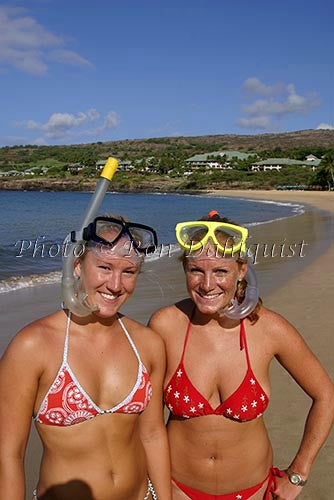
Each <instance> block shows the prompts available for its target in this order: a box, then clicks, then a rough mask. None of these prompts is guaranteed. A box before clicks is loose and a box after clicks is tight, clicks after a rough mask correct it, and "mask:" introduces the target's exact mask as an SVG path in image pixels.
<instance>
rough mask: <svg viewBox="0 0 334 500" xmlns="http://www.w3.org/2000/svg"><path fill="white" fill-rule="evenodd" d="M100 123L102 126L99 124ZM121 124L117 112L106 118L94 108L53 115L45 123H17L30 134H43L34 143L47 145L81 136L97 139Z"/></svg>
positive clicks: (111, 112) (27, 121) (109, 114)
mask: <svg viewBox="0 0 334 500" xmlns="http://www.w3.org/2000/svg"><path fill="white" fill-rule="evenodd" d="M99 121H100V124H99V123H98V122H99ZM94 122H96V125H95V128H92V129H87V128H85V127H86V126H87V125H89V124H90V123H94ZM118 123H119V117H118V115H117V113H116V112H115V111H110V112H109V113H107V114H106V115H105V116H101V115H100V113H99V112H98V111H97V110H96V109H94V108H92V109H89V110H88V111H85V112H83V111H79V112H77V113H75V114H73V113H53V114H52V115H51V116H50V117H49V119H48V120H47V121H46V122H45V123H38V122H36V121H35V120H25V121H23V122H16V123H15V125H16V126H17V127H23V128H25V129H26V130H29V131H30V132H35V131H38V132H39V133H41V132H42V135H40V137H38V138H37V139H34V141H39V143H40V144H46V143H47V141H49V140H51V141H52V140H71V139H74V140H75V138H78V137H79V136H92V137H97V136H99V134H101V133H103V132H105V131H106V130H110V129H114V128H116V127H117V125H118ZM29 142H31V140H29Z"/></svg>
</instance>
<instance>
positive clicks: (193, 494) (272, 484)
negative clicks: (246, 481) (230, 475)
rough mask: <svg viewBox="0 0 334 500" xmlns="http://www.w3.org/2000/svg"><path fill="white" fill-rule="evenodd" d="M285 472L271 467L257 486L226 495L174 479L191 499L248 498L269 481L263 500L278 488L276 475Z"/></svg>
mask: <svg viewBox="0 0 334 500" xmlns="http://www.w3.org/2000/svg"><path fill="white" fill-rule="evenodd" d="M283 476H284V473H283V472H282V471H281V470H279V469H277V468H276V467H271V469H270V471H269V474H268V476H267V477H266V478H265V479H264V480H263V481H262V482H261V483H259V484H256V485H255V486H251V487H250V488H246V489H245V490H240V491H236V492H235V493H227V494H225V495H210V494H208V493H202V492H201V491H197V490H194V489H193V488H189V486H185V485H184V484H182V483H179V481H176V480H175V479H173V481H174V483H175V484H176V485H177V486H178V487H179V488H180V490H182V491H183V493H185V494H186V495H187V496H188V497H189V498H191V500H247V499H248V498H250V497H251V496H253V495H255V493H256V492H257V491H259V489H260V488H261V487H262V486H263V485H264V483H265V482H266V481H267V480H269V481H268V486H267V489H266V491H265V494H264V497H263V500H270V496H269V495H270V492H271V490H273V491H275V489H276V477H283Z"/></svg>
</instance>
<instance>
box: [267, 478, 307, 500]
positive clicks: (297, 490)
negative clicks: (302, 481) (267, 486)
mask: <svg viewBox="0 0 334 500" xmlns="http://www.w3.org/2000/svg"><path fill="white" fill-rule="evenodd" d="M274 488H275V487H274V486H273V487H272V488H271V490H270V491H271V494H272V497H273V499H275V500H295V498H298V497H299V495H300V494H301V492H302V491H303V486H295V485H294V484H292V483H290V481H289V477H288V475H287V474H284V475H283V476H282V477H277V478H276V488H275V489H274Z"/></svg>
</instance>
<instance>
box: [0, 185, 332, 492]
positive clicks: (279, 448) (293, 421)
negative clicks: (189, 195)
mask: <svg viewBox="0 0 334 500" xmlns="http://www.w3.org/2000/svg"><path fill="white" fill-rule="evenodd" d="M198 194H204V193H198ZM210 194H211V195H212V196H223V197H225V196H226V197H227V196H234V197H238V198H245V199H246V198H247V199H256V200H260V199H261V200H273V201H277V202H280V201H283V202H288V203H300V204H302V205H305V213H304V214H302V215H297V216H294V217H288V218H285V219H281V220H276V221H274V222H270V223H269V224H260V225H258V226H253V227H251V228H250V229H251V232H252V235H253V237H254V239H255V238H264V235H265V241H266V242H275V241H279V242H280V241H281V240H282V236H285V237H286V238H287V239H288V240H289V238H290V239H291V238H292V239H293V238H294V239H297V240H299V239H300V238H301V237H303V236H305V237H307V238H309V240H310V241H311V242H312V241H313V240H312V238H315V239H317V238H318V240H319V241H317V242H316V243H317V244H318V245H317V246H314V247H313V246H312V245H311V247H310V253H309V254H308V255H306V257H305V259H301V258H300V259H295V260H294V259H288V258H286V259H282V258H280V257H279V256H278V257H276V258H273V259H269V260H266V259H262V261H261V262H259V265H258V266H257V265H256V273H257V275H258V280H259V283H260V293H261V295H262V296H263V297H264V304H265V305H266V306H267V307H269V308H272V309H274V310H275V311H277V312H279V313H281V314H282V315H283V316H285V317H286V318H287V319H288V320H289V321H291V322H292V323H293V324H294V325H295V326H296V327H297V328H298V329H299V331H300V332H301V334H302V335H303V337H304V338H305V340H306V341H307V343H308V344H309V345H310V347H311V348H312V350H313V351H314V352H315V354H316V355H317V356H318V358H319V359H320V361H321V362H322V364H323V365H324V366H325V368H326V369H327V371H328V372H329V373H330V375H331V376H332V377H333V355H332V352H333V346H334V341H333V339H332V338H331V328H330V325H331V309H332V304H333V298H334V270H333V265H332V259H333V254H334V245H333V242H332V241H331V238H332V235H333V228H334V204H333V199H334V193H332V192H315V193H314V192H295V191H294V192H281V191H275V192H273V191H265V190H264V191H242V190H238V191H235V190H233V191H225V190H221V191H212V192H210V193H206V195H207V196H210ZM269 194H270V196H269ZM258 241H264V240H262V239H261V240H258ZM185 295H186V290H185V286H184V283H183V277H182V272H181V266H180V263H179V262H178V261H177V256H173V257H172V258H167V257H166V258H163V259H159V260H157V261H154V262H152V263H151V264H150V265H147V266H145V267H144V269H143V272H142V273H141V276H140V281H139V283H138V286H137V289H136V291H135V294H134V296H133V298H132V299H131V300H130V301H129V303H128V304H126V306H125V307H124V308H123V309H122V311H123V312H124V313H125V314H129V315H130V316H133V317H135V319H137V320H139V321H142V322H145V321H147V319H148V315H149V314H150V313H151V312H153V311H154V310H156V309H157V308H159V307H163V306H164V305H167V304H170V303H172V302H174V301H176V300H179V299H181V298H182V297H184V296H185ZM291 297H293V301H292V300H291ZM60 300H61V299H60V286H59V284H58V283H57V284H52V285H41V286H35V287H32V288H25V289H21V290H16V291H13V292H9V293H4V294H0V304H1V306H2V310H4V311H6V314H4V315H3V321H2V324H3V328H2V334H1V345H0V352H1V350H2V348H3V347H4V345H6V344H7V343H8V342H9V340H10V338H11V337H12V335H13V334H14V333H15V332H16V331H17V330H18V329H19V328H21V327H22V326H23V325H24V324H27V323H29V322H30V321H33V320H34V319H36V318H37V317H40V316H43V315H46V314H49V313H50V312H52V311H53V310H54V309H55V308H57V307H59V305H60ZM18 312H19V314H18ZM331 347H332V349H331ZM271 381H272V389H273V396H272V398H271V402H270V405H269V409H268V411H267V412H266V415H265V420H266V424H267V428H268V432H269V435H270V438H271V441H272V444H273V448H274V453H275V465H277V466H279V467H282V468H284V467H286V466H287V465H288V464H289V463H290V461H291V460H292V458H293V456H294V454H295V453H296V451H297V448H298V444H299V441H300V438H301V435H302V431H303V425H304V420H305V417H306V413H307V409H308V406H309V398H307V397H306V396H305V394H304V393H303V392H302V391H301V389H300V388H298V386H297V385H296V384H294V383H293V381H292V379H291V377H289V376H288V375H287V374H286V372H285V370H283V369H282V368H281V367H280V366H279V364H278V363H277V362H275V361H274V362H273V363H272V367H271ZM333 451H334V443H333V437H331V438H330V439H329V440H328V441H327V444H326V446H325V447H324V448H323V450H322V451H321V453H320V455H319V457H318V459H317V461H316V463H315V465H314V467H313V469H312V473H311V477H310V481H309V484H308V485H307V486H306V487H305V491H304V492H303V494H302V498H303V499H305V500H315V498H316V499H317V500H328V499H329V492H331V491H332V490H333V488H334V479H332V478H331V477H330V475H329V474H328V472H329V470H331V469H332V466H333V458H332V457H333V456H334V454H333ZM40 454H41V445H40V443H39V438H38V437H37V433H36V430H35V428H34V426H32V433H31V437H30V441H29V446H28V451H27V456H26V477H27V499H30V497H31V495H30V493H31V491H32V489H33V488H34V487H35V483H36V478H37V475H38V465H39V457H40Z"/></svg>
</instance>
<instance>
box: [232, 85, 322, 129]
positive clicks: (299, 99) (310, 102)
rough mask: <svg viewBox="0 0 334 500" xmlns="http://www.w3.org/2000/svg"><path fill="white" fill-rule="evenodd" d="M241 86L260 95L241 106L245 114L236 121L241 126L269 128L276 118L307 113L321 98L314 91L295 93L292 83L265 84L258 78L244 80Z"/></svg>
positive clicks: (318, 104)
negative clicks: (258, 97) (304, 93)
mask: <svg viewBox="0 0 334 500" xmlns="http://www.w3.org/2000/svg"><path fill="white" fill-rule="evenodd" d="M243 88H244V89H245V90H247V91H248V93H249V94H254V95H258V96H262V97H264V98H260V99H256V100H255V101H254V102H252V103H251V104H248V105H246V106H243V108H242V110H243V112H244V113H245V114H246V115H247V116H246V117H243V118H240V119H239V120H237V121H236V124H237V125H239V126H240V127H243V128H253V129H256V128H261V129H270V128H272V126H273V125H274V124H275V121H276V123H277V120H278V119H280V118H282V117H283V116H286V115H291V114H307V113H309V112H310V111H311V110H312V109H315V108H317V107H319V106H320V104H321V100H320V98H319V96H318V95H317V94H315V93H312V94H309V95H306V96H302V95H299V94H297V92H296V89H295V86H294V85H293V84H292V83H289V84H282V83H275V84H274V85H266V84H264V83H263V82H261V80H259V79H258V78H255V77H252V78H247V80H245V82H244V85H243Z"/></svg>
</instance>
